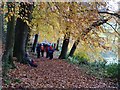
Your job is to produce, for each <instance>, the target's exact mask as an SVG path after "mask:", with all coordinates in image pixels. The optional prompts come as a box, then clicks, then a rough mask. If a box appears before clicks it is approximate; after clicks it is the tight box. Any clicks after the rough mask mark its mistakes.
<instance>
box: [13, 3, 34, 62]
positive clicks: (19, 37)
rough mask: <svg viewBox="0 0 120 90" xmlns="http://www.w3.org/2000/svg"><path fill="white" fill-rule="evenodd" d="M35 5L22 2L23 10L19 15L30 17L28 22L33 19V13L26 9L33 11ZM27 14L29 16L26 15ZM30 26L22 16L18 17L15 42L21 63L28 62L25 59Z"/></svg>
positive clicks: (15, 54) (15, 53)
mask: <svg viewBox="0 0 120 90" xmlns="http://www.w3.org/2000/svg"><path fill="white" fill-rule="evenodd" d="M32 7H33V5H31V4H28V3H23V2H21V3H20V8H21V11H19V15H20V16H23V18H24V17H26V18H28V20H27V21H28V22H30V21H31V13H27V12H26V10H28V11H30V12H31V11H32ZM26 15H27V16H26ZM28 30H29V26H28V25H27V23H26V22H24V21H23V19H21V18H17V22H16V27H15V44H14V56H15V57H17V59H18V61H19V62H21V63H25V64H26V63H27V62H26V60H24V56H25V48H26V39H27V35H28Z"/></svg>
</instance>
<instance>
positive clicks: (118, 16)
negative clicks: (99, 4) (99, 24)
mask: <svg viewBox="0 0 120 90" xmlns="http://www.w3.org/2000/svg"><path fill="white" fill-rule="evenodd" d="M98 13H103V14H109V15H113V16H115V17H117V18H119V19H120V15H119V14H118V13H110V12H103V11H99V12H98Z"/></svg>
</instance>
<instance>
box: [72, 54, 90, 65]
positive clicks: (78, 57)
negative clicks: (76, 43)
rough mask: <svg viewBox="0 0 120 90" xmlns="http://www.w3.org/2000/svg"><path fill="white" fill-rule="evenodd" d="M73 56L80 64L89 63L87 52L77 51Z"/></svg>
mask: <svg viewBox="0 0 120 90" xmlns="http://www.w3.org/2000/svg"><path fill="white" fill-rule="evenodd" d="M73 57H74V59H76V60H77V61H78V63H79V64H88V61H89V58H88V56H87V54H86V53H85V52H78V53H75V54H74V56H73Z"/></svg>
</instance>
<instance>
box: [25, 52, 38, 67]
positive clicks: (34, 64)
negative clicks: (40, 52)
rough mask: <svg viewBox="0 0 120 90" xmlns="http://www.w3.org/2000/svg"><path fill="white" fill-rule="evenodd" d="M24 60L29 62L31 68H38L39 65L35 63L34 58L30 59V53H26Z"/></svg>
mask: <svg viewBox="0 0 120 90" xmlns="http://www.w3.org/2000/svg"><path fill="white" fill-rule="evenodd" d="M24 59H25V60H26V61H27V62H28V64H29V65H30V66H32V67H37V64H36V63H35V62H34V61H33V59H32V58H30V57H29V55H28V53H25V57H24Z"/></svg>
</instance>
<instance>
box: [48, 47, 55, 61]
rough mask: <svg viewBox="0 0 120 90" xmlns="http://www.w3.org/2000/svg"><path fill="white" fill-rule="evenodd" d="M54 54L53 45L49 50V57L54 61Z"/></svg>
mask: <svg viewBox="0 0 120 90" xmlns="http://www.w3.org/2000/svg"><path fill="white" fill-rule="evenodd" d="M53 52H54V49H53V47H52V45H51V46H50V48H49V56H50V58H49V59H53Z"/></svg>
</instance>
